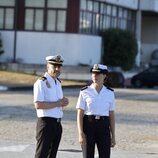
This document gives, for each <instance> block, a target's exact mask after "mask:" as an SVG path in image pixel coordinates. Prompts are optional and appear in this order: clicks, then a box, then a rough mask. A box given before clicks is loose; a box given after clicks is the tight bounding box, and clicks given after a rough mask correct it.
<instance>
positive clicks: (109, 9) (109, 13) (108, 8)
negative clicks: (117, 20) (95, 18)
mask: <svg viewBox="0 0 158 158" xmlns="http://www.w3.org/2000/svg"><path fill="white" fill-rule="evenodd" d="M107 15H111V6H110V5H107Z"/></svg>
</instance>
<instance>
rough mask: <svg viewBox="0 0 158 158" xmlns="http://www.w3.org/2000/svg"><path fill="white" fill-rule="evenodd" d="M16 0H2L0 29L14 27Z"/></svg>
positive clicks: (0, 2)
mask: <svg viewBox="0 0 158 158" xmlns="http://www.w3.org/2000/svg"><path fill="white" fill-rule="evenodd" d="M14 13H15V0H0V29H5V30H12V29H14Z"/></svg>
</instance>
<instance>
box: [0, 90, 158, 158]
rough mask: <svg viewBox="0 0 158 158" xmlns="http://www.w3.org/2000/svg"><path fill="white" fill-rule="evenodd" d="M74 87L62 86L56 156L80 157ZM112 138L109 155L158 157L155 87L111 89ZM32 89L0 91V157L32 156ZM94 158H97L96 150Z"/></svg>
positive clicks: (33, 122) (157, 94)
mask: <svg viewBox="0 0 158 158" xmlns="http://www.w3.org/2000/svg"><path fill="white" fill-rule="evenodd" d="M78 94H79V89H77V88H73V89H71V88H66V89H64V95H65V96H66V97H68V98H69V100H70V104H69V106H68V107H67V108H65V109H64V118H63V120H62V124H63V136H62V140H61V143H60V147H59V151H58V156H57V158H63V157H66V158H74V157H76V158H81V157H82V152H81V148H80V145H79V143H78V134H77V127H76V109H75V105H76V101H77V97H78ZM115 96H116V112H115V113H116V140H117V145H116V147H115V148H113V149H112V156H111V157H112V158H157V157H158V150H157V149H158V135H157V133H158V117H157V116H158V113H157V111H158V106H157V103H158V90H157V89H115ZM32 100H33V97H32V91H5V90H3V91H0V158H33V157H34V152H35V143H36V141H35V128H36V112H35V109H34V107H33V103H32ZM95 157H96V158H98V155H97V152H96V156H95Z"/></svg>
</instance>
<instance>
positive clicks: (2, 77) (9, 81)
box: [0, 71, 86, 86]
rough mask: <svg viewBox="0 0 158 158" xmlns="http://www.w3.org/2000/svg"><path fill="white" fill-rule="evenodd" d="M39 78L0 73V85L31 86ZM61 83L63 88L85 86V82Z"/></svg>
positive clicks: (20, 74) (29, 75) (36, 76)
mask: <svg viewBox="0 0 158 158" xmlns="http://www.w3.org/2000/svg"><path fill="white" fill-rule="evenodd" d="M39 77H40V76H38V75H31V74H26V73H19V72H10V71H0V85H18V86H22V85H26V86H32V85H33V84H34V83H35V81H36V80H37V79H38V78H39ZM61 82H62V85H63V86H68V85H70V86H71V85H72V86H74V85H77V86H82V85H83V86H84V85H85V84H86V82H80V81H71V80H61Z"/></svg>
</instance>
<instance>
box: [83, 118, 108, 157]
mask: <svg viewBox="0 0 158 158" xmlns="http://www.w3.org/2000/svg"><path fill="white" fill-rule="evenodd" d="M83 130H84V133H85V135H86V141H87V145H86V158H94V155H95V153H94V152H95V145H96V146H97V149H98V154H99V158H110V148H111V136H110V129H109V117H104V118H102V119H94V118H93V117H87V115H85V116H84V118H83Z"/></svg>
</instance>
